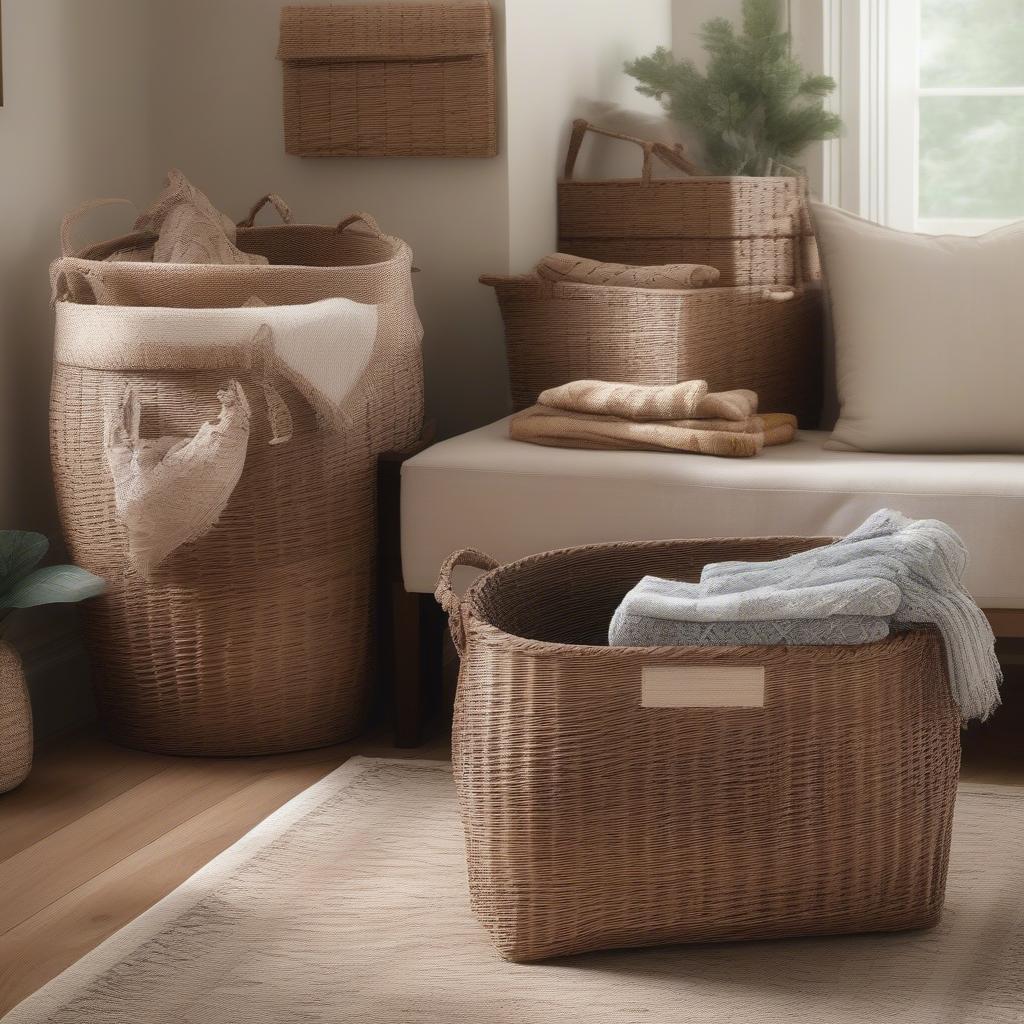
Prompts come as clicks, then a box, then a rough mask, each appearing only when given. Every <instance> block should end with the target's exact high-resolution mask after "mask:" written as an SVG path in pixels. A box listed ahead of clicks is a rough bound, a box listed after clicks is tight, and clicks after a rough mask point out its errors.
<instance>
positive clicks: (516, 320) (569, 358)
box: [480, 273, 822, 428]
mask: <svg viewBox="0 0 1024 1024" xmlns="http://www.w3.org/2000/svg"><path fill="white" fill-rule="evenodd" d="M480 280H481V281H482V282H483V283H484V284H487V285H490V286H492V287H493V288H494V290H495V292H496V293H497V298H498V304H499V306H500V307H501V315H502V318H503V319H504V322H505V346H506V354H507V357H508V368H509V379H510V383H511V388H512V404H513V406H514V407H515V409H517V410H519V409H525V408H527V407H528V406H530V405H533V404H534V402H536V400H537V396H538V395H539V394H540V393H541V392H542V391H545V390H546V389H547V388H552V387H558V386H560V385H562V384H567V383H569V382H570V381H573V380H584V379H592V380H607V381H616V382H619V383H624V384H675V383H677V382H678V381H681V380H706V381H707V382H708V385H709V386H710V388H711V390H713V391H731V390H734V389H736V388H747V389H750V390H752V391H756V392H757V394H758V397H759V399H760V403H759V408H760V409H762V410H764V411H767V412H789V413H793V414H794V415H795V416H796V417H797V418H798V420H799V422H800V425H801V426H802V427H804V428H813V427H816V426H817V425H818V420H819V416H820V411H821V377H822V372H821V340H822V339H821V317H820V313H821V306H820V298H821V297H820V294H819V293H818V292H817V290H816V289H813V288H793V287H782V286H779V287H768V286H763V285H751V286H744V287H736V288H692V289H679V290H672V289H667V288H657V289H655V288H624V287H611V286H603V285H589V284H576V283H572V282H553V281H546V280H544V279H543V278H541V277H540V276H539V275H537V274H535V273H531V274H526V275H523V276H519V277H493V276H489V275H485V276H483V277H481V278H480Z"/></svg>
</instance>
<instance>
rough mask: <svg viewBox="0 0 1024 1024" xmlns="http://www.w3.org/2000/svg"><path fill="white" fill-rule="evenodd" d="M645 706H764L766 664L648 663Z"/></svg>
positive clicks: (643, 672) (642, 697) (643, 691)
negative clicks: (727, 665)
mask: <svg viewBox="0 0 1024 1024" xmlns="http://www.w3.org/2000/svg"><path fill="white" fill-rule="evenodd" d="M640 706H641V707H644V708H763V707H764V666H763V665H735V666H732V667H726V666H720V665H714V666H709V665H645V666H644V667H643V669H642V670H641V676H640Z"/></svg>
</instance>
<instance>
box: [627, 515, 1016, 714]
mask: <svg viewBox="0 0 1024 1024" xmlns="http://www.w3.org/2000/svg"><path fill="white" fill-rule="evenodd" d="M966 568H967V549H966V547H965V546H964V543H963V541H962V540H961V539H960V537H959V536H958V535H957V534H956V532H955V531H954V530H953V529H952V528H951V527H949V526H947V525H946V524H945V523H942V522H939V521H938V520H935V519H921V520H912V519H909V518H907V517H906V516H904V515H903V514H902V513H900V512H894V511H892V510H890V509H883V510H881V511H879V512H876V513H874V514H873V515H872V516H870V517H869V518H868V519H867V520H866V521H865V522H864V523H863V524H862V525H861V526H859V527H858V528H857V529H856V530H854V531H853V532H852V533H851V534H849V535H848V536H846V537H844V538H842V539H841V540H839V541H837V542H836V543H835V544H831V545H829V546H827V547H822V548H813V549H811V550H810V551H804V552H801V553H800V554H797V555H791V556H789V557H788V558H782V559H778V560H777V561H773V562H718V563H712V564H710V565H708V566H706V567H705V568H704V571H703V573H702V574H701V580H700V583H682V582H679V581H676V580H662V579H657V578H655V577H650V576H648V577H645V578H644V579H643V580H641V581H640V583H638V584H637V585H636V586H635V587H634V588H633V589H632V590H631V591H630V592H629V593H628V594H627V595H626V596H625V598H624V599H623V601H622V603H621V604H620V606H619V608H618V609H617V610H616V612H615V615H614V617H613V619H612V624H611V628H610V630H609V642H610V643H612V644H613V645H617V646H619V645H623V646H651V645H652V644H657V645H664V644H676V643H678V644H692V643H693V642H694V640H693V638H694V637H695V636H704V637H706V638H707V639H704V640H699V641H697V642H700V643H707V644H723V643H724V644H732V643H769V644H771V643H790V644H795V643H802V644H806V643H815V642H817V643H822V644H832V643H865V642H870V640H873V639H880V638H881V635H882V634H881V630H882V629H883V627H884V629H885V632H886V633H887V632H888V630H889V627H890V624H891V625H892V626H894V627H895V628H898V629H899V628H908V627H910V626H913V625H920V624H931V625H934V626H935V627H937V628H938V630H939V632H940V633H941V634H942V639H943V646H944V649H945V655H946V661H947V665H948V669H949V680H950V686H951V689H952V693H953V696H954V698H955V700H956V702H957V704H958V705H959V707H960V712H961V715H962V717H963V719H964V721H968V720H970V719H974V718H981V719H984V718H987V717H988V715H990V714H991V713H992V711H993V710H994V709H995V708H996V707H998V705H999V683H1000V682H1001V681H1002V673H1001V671H1000V668H999V662H998V661H997V659H996V656H995V638H994V636H993V635H992V629H991V627H990V625H989V623H988V619H987V618H986V617H985V615H984V613H983V612H982V611H981V609H980V608H979V607H978V606H977V604H976V603H975V602H974V600H973V599H972V597H971V596H970V594H969V593H968V592H967V591H966V589H965V588H964V586H963V582H962V581H963V575H964V571H965V570H966ZM864 618H868V619H875V620H877V622H876V623H875V625H874V627H873V628H872V627H867V629H866V627H865V624H864V622H863V619H864ZM708 623H713V624H718V628H716V629H711V630H707V629H705V630H702V629H701V625H702V624H704V625H706V624H708ZM875 633H878V634H879V635H878V636H876V635H874V634H875ZM740 637H748V638H749V637H755V638H757V637H763V639H761V640H758V639H754V640H751V639H743V640H741V639H739V638H740ZM773 637H774V639H772V638H773ZM814 637H818V638H819V639H817V640H816V639H814ZM797 638H799V639H797Z"/></svg>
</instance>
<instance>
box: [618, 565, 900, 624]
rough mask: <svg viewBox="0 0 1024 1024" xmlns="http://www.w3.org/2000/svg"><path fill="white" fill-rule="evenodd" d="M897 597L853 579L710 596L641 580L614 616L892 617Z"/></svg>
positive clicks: (885, 585) (876, 582)
mask: <svg viewBox="0 0 1024 1024" xmlns="http://www.w3.org/2000/svg"><path fill="white" fill-rule="evenodd" d="M901 599H902V595H901V593H900V588H899V587H898V586H896V584H895V583H892V582H890V581H889V580H886V579H882V578H872V577H857V578H853V579H844V580H839V581H837V582H834V583H820V584H818V585H815V586H802V587H784V586H781V585H774V586H764V587H758V588H756V589H751V590H736V591H732V592H727V593H719V594H709V593H708V592H707V590H706V589H705V588H704V586H703V585H702V584H700V583H685V582H683V581H681V580H665V579H660V578H659V577H657V576H645V577H644V578H643V579H642V580H641V581H640V582H639V583H638V584H637V585H636V586H635V587H634V588H633V589H632V590H631V591H630V592H629V593H628V594H626V596H625V597H624V598H623V599H622V603H621V604H620V605H619V607H618V609H617V610H616V612H615V615H616V616H618V615H619V614H620V613H621V614H623V615H642V616H646V617H648V618H652V619H669V620H672V621H674V622H771V621H786V620H792V619H826V618H828V617H829V616H831V615H869V616H875V617H885V616H890V615H893V614H894V613H895V612H896V609H897V608H899V606H900V601H901Z"/></svg>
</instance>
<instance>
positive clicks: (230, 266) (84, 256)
mask: <svg viewBox="0 0 1024 1024" xmlns="http://www.w3.org/2000/svg"><path fill="white" fill-rule="evenodd" d="M296 229H302V230H305V231H309V230H311V229H312V230H316V231H318V232H325V231H326V232H329V233H330V234H335V233H336V232H337V227H336V226H335V225H332V224H298V223H294V222H293V223H289V224H255V225H253V226H252V227H240V228H238V232H239V233H240V234H242V233H246V234H248V233H257V232H260V233H262V232H281V231H294V230H296ZM352 234H353V235H356V236H362V237H364V238H367V239H370V240H373V241H379V242H385V243H386V244H388V245H390V246H391V247H392V253H391V255H390V256H388V257H387V258H386V259H382V260H375V261H373V262H370V263H346V264H345V265H344V266H329V267H322V266H311V265H309V264H305V263H270V264H266V265H262V264H250V263H201V264H197V263H150V262H145V261H138V260H108V259H98V258H97V257H96V256H93V255H90V254H91V253H96V252H100V251H103V250H109V251H112V252H117V251H119V250H121V249H127V248H131V247H132V246H133V245H135V244H136V243H138V242H140V241H143V240H148V241H152V239H153V235H152V234H151V233H149V232H146V231H130V232H128V233H127V234H124V235H117V236H115V237H114V238H107V239H104V240H102V241H99V242H93V243H92V244H91V245H87V246H84V247H83V248H81V249H79V250H78V251H76V252H74V253H71V254H69V255H67V256H58V257H57V259H56V260H54V264H57V263H60V262H62V261H63V260H77V261H79V262H82V263H87V264H90V265H98V266H104V267H116V268H118V269H123V268H131V269H132V270H138V269H141V270H142V272H143V273H145V274H152V273H170V274H180V273H190V272H195V270H196V269H197V268H201V269H202V270H203V271H211V270H212V271H213V272H215V273H217V274H224V275H225V276H230V275H232V274H245V273H247V272H251V270H252V267H253V266H254V265H256V266H259V269H260V271H261V272H262V273H266V272H268V271H269V272H270V273H274V272H275V271H277V272H280V271H288V270H301V271H303V272H304V273H310V272H313V273H320V272H323V273H325V274H327V273H337V272H338V271H344V270H352V271H356V270H367V269H374V268H380V267H386V266H387V265H388V264H391V263H399V262H402V261H408V262H409V263H412V248H411V247H410V245H409V243H408V242H406V241H405V239H403V238H399V237H398V236H397V235H388V234H382V235H380V236H377V235H371V234H367V233H366V232H362V231H354V232H352Z"/></svg>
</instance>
